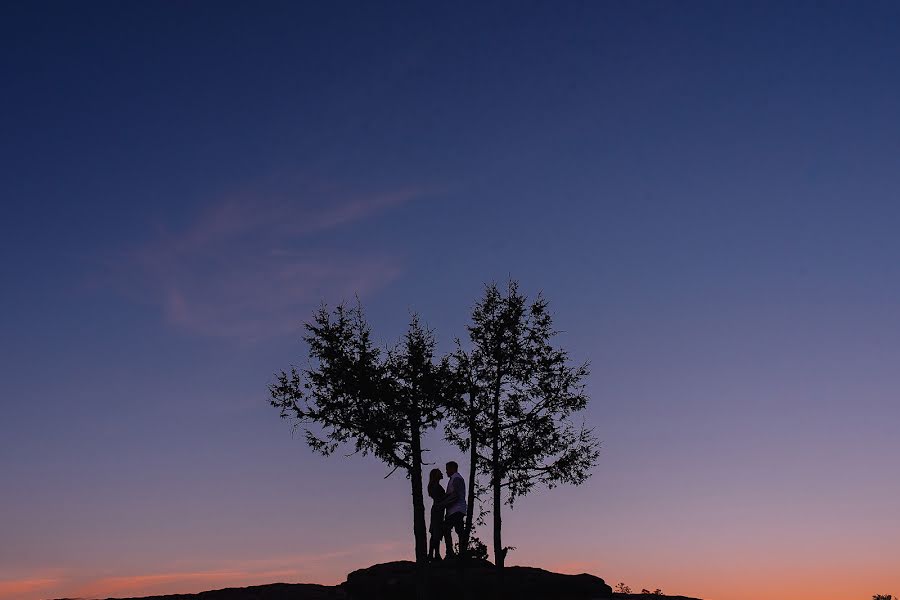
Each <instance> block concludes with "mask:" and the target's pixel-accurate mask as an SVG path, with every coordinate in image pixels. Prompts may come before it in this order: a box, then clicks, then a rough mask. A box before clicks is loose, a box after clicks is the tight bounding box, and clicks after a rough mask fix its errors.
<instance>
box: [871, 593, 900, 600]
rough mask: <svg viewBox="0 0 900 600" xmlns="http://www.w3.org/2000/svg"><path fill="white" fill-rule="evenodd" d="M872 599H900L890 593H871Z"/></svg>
mask: <svg viewBox="0 0 900 600" xmlns="http://www.w3.org/2000/svg"><path fill="white" fill-rule="evenodd" d="M872 600H900V599H898V598H897V597H896V596H893V595H891V594H873V595H872Z"/></svg>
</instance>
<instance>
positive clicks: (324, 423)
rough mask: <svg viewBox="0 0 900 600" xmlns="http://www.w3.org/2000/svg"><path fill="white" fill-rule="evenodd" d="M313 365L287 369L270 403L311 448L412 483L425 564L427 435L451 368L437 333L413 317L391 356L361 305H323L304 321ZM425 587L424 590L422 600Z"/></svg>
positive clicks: (418, 547) (418, 545) (419, 558)
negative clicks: (369, 463)
mask: <svg viewBox="0 0 900 600" xmlns="http://www.w3.org/2000/svg"><path fill="white" fill-rule="evenodd" d="M305 327H306V335H305V336H304V340H305V341H306V343H307V345H308V348H309V367H308V368H307V369H303V370H300V369H297V368H296V367H292V368H291V370H290V371H289V372H285V371H282V372H281V373H280V374H278V375H277V376H276V381H275V383H273V384H271V385H270V386H269V394H270V398H269V400H270V403H271V404H272V406H274V407H275V408H278V409H279V410H280V412H281V416H282V417H283V418H292V419H294V420H295V427H300V428H302V429H303V431H304V435H305V438H306V442H307V443H308V445H309V447H310V448H311V449H312V450H313V451H315V452H318V453H320V454H323V455H325V456H328V455H330V454H332V453H333V452H335V451H336V450H337V449H338V448H339V447H341V446H344V445H350V446H352V447H353V453H359V454H362V455H366V454H373V455H374V456H376V457H377V458H379V459H380V460H381V461H383V462H384V463H385V464H386V465H387V466H388V467H389V468H391V471H390V472H389V473H388V475H387V476H390V475H391V474H392V473H393V472H394V471H396V470H398V469H401V470H403V471H405V472H406V476H407V478H408V479H409V481H410V486H411V493H412V505H413V536H414V539H415V555H416V562H417V563H419V564H420V565H421V564H423V563H425V562H426V561H427V556H428V550H427V537H426V536H427V530H426V526H425V504H424V498H423V494H422V455H423V452H425V450H424V449H423V448H422V435H423V433H424V432H425V431H427V430H429V429H431V428H433V427H435V426H436V425H437V423H438V421H439V420H440V419H441V417H442V408H441V407H442V406H443V405H444V404H445V401H444V400H443V399H442V397H441V394H442V390H443V388H444V381H445V380H446V370H447V367H446V364H445V363H438V364H435V362H434V345H435V342H434V335H433V334H432V332H431V331H430V330H428V329H427V328H425V327H424V326H423V325H422V324H421V323H420V320H419V318H418V316H413V318H412V321H411V322H410V325H409V328H408V330H407V331H406V333H405V334H404V335H403V337H402V339H401V340H400V342H399V343H398V344H397V345H396V346H395V347H393V348H391V349H389V350H387V351H386V352H382V351H380V350H379V349H378V348H377V347H375V345H374V344H373V343H372V340H371V331H370V328H369V325H368V323H367V322H366V320H365V317H364V315H363V311H362V309H361V307H360V306H359V305H358V304H357V305H356V306H355V307H352V308H348V307H346V306H344V305H340V306H338V307H337V308H336V309H335V310H334V312H333V313H332V312H330V311H329V310H328V309H327V308H325V307H323V308H321V309H320V310H319V311H317V312H316V313H315V315H314V317H313V320H312V322H310V323H307V324H306V326H305ZM422 594H424V589H423V588H422V587H420V596H421V595H422Z"/></svg>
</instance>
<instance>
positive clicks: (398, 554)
mask: <svg viewBox="0 0 900 600" xmlns="http://www.w3.org/2000/svg"><path fill="white" fill-rule="evenodd" d="M409 549H410V543H409V542H407V541H399V540H398V541H385V542H375V543H365V544H357V545H353V546H349V547H347V548H342V549H337V550H333V551H328V552H320V553H306V554H292V555H283V556H273V557H264V558H249V559H240V560H220V561H217V562H216V564H210V563H209V562H207V563H206V564H203V563H199V562H198V563H195V564H188V565H182V566H177V567H175V566H170V568H165V567H163V569H162V570H156V571H149V572H146V571H145V572H137V573H134V572H132V573H127V572H124V573H122V572H120V573H107V574H100V575H95V576H91V575H86V574H85V573H84V572H82V571H75V570H60V569H56V570H53V571H47V572H44V573H36V572H35V573H30V574H25V575H24V576H23V577H21V578H18V579H0V600H38V599H40V598H48V597H67V598H108V597H127V596H147V595H155V594H171V593H195V592H200V591H204V590H210V589H220V588H224V587H245V586H248V585H264V584H268V583H276V582H287V583H325V584H334V583H339V582H340V581H343V579H344V577H345V576H346V574H347V572H348V571H349V570H350V569H353V568H358V567H362V566H368V565H370V564H372V563H373V562H379V561H384V560H396V559H398V558H402V557H403V556H404V553H405V552H406V551H408V550H409ZM51 575H52V576H51Z"/></svg>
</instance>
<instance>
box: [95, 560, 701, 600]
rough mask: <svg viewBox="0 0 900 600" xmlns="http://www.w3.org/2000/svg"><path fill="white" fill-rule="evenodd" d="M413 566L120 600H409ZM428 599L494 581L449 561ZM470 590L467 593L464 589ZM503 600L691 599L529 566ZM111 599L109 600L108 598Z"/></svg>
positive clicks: (509, 572)
mask: <svg viewBox="0 0 900 600" xmlns="http://www.w3.org/2000/svg"><path fill="white" fill-rule="evenodd" d="M414 567H415V565H414V563H412V562H409V561H398V562H391V563H384V564H380V565H373V566H371V567H368V568H366V569H360V570H358V571H353V572H352V573H350V574H349V575H347V581H345V582H344V583H342V584H340V585H336V586H327V585H315V584H307V583H272V584H269V585H258V586H252V587H246V588H226V589H222V590H212V591H208V592H200V593H199V594H170V595H167V596H145V597H143V598H141V599H137V598H123V599H119V600H414V599H415V576H414V572H415V569H414ZM426 574H427V577H428V581H427V584H428V588H429V600H488V599H490V600H494V598H495V586H496V576H495V573H494V568H493V565H491V563H489V562H487V561H478V562H475V561H473V562H472V563H470V565H469V567H468V568H467V569H466V570H465V571H461V570H460V569H459V565H458V564H457V563H455V562H453V561H444V562H443V563H436V564H435V565H433V566H432V567H431V568H429V569H428V571H427V572H426ZM467 589H468V590H469V593H468V594H466V593H465V590H467ZM503 589H504V596H505V598H507V600H595V599H600V598H609V599H615V600H626V599H627V600H659V599H660V598H669V599H673V600H695V599H693V598H687V597H685V596H655V595H652V594H614V593H613V592H612V589H611V588H610V587H609V586H608V585H607V584H606V582H604V581H603V580H602V579H601V578H599V577H596V576H594V575H588V574H586V573H583V574H581V575H564V574H561V573H552V572H550V571H545V570H543V569H536V568H533V567H507V568H506V572H505V576H504V582H503ZM107 600H113V599H107Z"/></svg>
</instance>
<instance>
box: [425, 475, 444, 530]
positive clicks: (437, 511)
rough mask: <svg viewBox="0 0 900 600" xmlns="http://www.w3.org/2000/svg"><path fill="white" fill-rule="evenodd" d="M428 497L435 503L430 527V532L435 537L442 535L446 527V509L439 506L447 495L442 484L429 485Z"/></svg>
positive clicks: (432, 507)
mask: <svg viewBox="0 0 900 600" xmlns="http://www.w3.org/2000/svg"><path fill="white" fill-rule="evenodd" d="M428 495H429V496H430V497H431V499H432V500H433V501H434V502H433V503H432V505H431V525H430V526H429V527H428V531H430V532H431V533H432V534H434V535H441V531H442V529H443V527H444V507H443V506H438V503H439V502H440V501H441V500H443V499H444V496H446V495H447V494H446V492H445V491H444V487H443V486H442V485H441V484H439V483H429V484H428Z"/></svg>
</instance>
